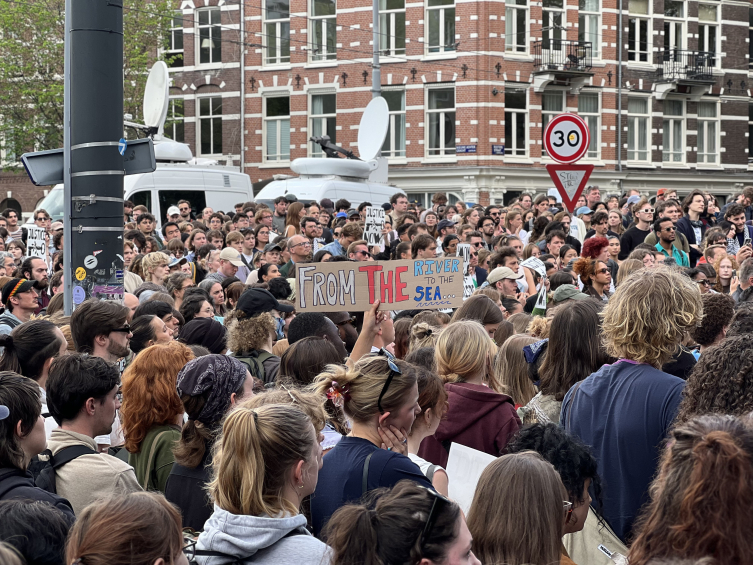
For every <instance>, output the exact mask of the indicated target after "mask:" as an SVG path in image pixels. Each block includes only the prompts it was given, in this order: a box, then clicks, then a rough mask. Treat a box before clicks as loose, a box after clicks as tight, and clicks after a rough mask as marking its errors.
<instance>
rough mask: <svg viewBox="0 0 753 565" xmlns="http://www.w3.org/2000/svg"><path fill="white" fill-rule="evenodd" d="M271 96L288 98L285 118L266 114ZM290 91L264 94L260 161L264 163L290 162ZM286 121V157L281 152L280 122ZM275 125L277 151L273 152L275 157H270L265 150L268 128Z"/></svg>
mask: <svg viewBox="0 0 753 565" xmlns="http://www.w3.org/2000/svg"><path fill="white" fill-rule="evenodd" d="M273 98H287V99H288V116H287V118H286V117H285V116H271V117H270V116H268V115H267V104H268V103H269V101H270V100H271V99H273ZM290 98H291V97H290V93H288V92H285V93H279V94H270V95H268V96H264V97H263V100H264V104H263V105H262V124H263V127H262V162H264V163H275V164H285V163H289V162H290V151H291V149H292V146H291V144H290V104H291V100H290ZM285 121H287V122H288V156H287V158H284V157H283V153H282V144H281V140H282V132H281V130H282V122H285ZM273 125H274V127H275V131H276V134H277V152H276V154H275V158H270V156H269V153H268V152H267V140H268V139H269V128H270V127H271V126H273Z"/></svg>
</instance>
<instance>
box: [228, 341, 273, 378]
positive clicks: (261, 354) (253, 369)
mask: <svg viewBox="0 0 753 565" xmlns="http://www.w3.org/2000/svg"><path fill="white" fill-rule="evenodd" d="M244 353H245V355H244V356H243V357H238V356H235V355H234V357H235V358H236V359H237V360H238V361H240V362H241V363H243V364H244V365H245V366H246V367H248V371H249V373H251V376H252V377H256V378H257V379H259V380H260V381H261V382H263V383H264V384H267V383H268V382H269V381H268V380H267V378H266V377H267V372H266V370H265V369H264V361H266V360H267V359H269V358H270V357H274V355H273V354H271V353H269V352H268V351H258V350H256V349H254V350H252V351H247V352H244Z"/></svg>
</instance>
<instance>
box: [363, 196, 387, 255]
mask: <svg viewBox="0 0 753 565" xmlns="http://www.w3.org/2000/svg"><path fill="white" fill-rule="evenodd" d="M383 229H384V208H382V207H381V206H367V207H366V224H365V225H364V229H363V238H364V239H365V240H366V241H368V242H369V247H371V246H373V245H379V244H380V243H381V242H382V230H383Z"/></svg>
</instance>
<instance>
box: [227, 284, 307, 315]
mask: <svg viewBox="0 0 753 565" xmlns="http://www.w3.org/2000/svg"><path fill="white" fill-rule="evenodd" d="M235 309H236V310H240V311H241V312H243V313H244V314H246V316H249V317H253V316H258V315H259V314H263V313H264V312H269V311H270V310H278V311H279V312H292V311H293V310H295V308H294V307H293V306H290V305H288V304H280V303H279V302H278V301H277V299H276V298H275V297H274V296H272V293H271V292H269V291H268V290H266V289H264V288H250V289H248V290H247V291H246V292H244V293H243V294H241V297H240V298H239V299H238V305H237V306H236V307H235Z"/></svg>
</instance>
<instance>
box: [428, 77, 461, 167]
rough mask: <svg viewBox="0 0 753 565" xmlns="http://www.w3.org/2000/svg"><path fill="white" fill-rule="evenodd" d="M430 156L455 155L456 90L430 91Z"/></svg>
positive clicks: (435, 89)
mask: <svg viewBox="0 0 753 565" xmlns="http://www.w3.org/2000/svg"><path fill="white" fill-rule="evenodd" d="M426 113H427V114H428V115H427V116H426V119H427V121H428V122H429V143H428V145H429V156H432V157H441V156H445V155H455V89H454V88H432V89H430V90H429V108H428V110H426Z"/></svg>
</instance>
